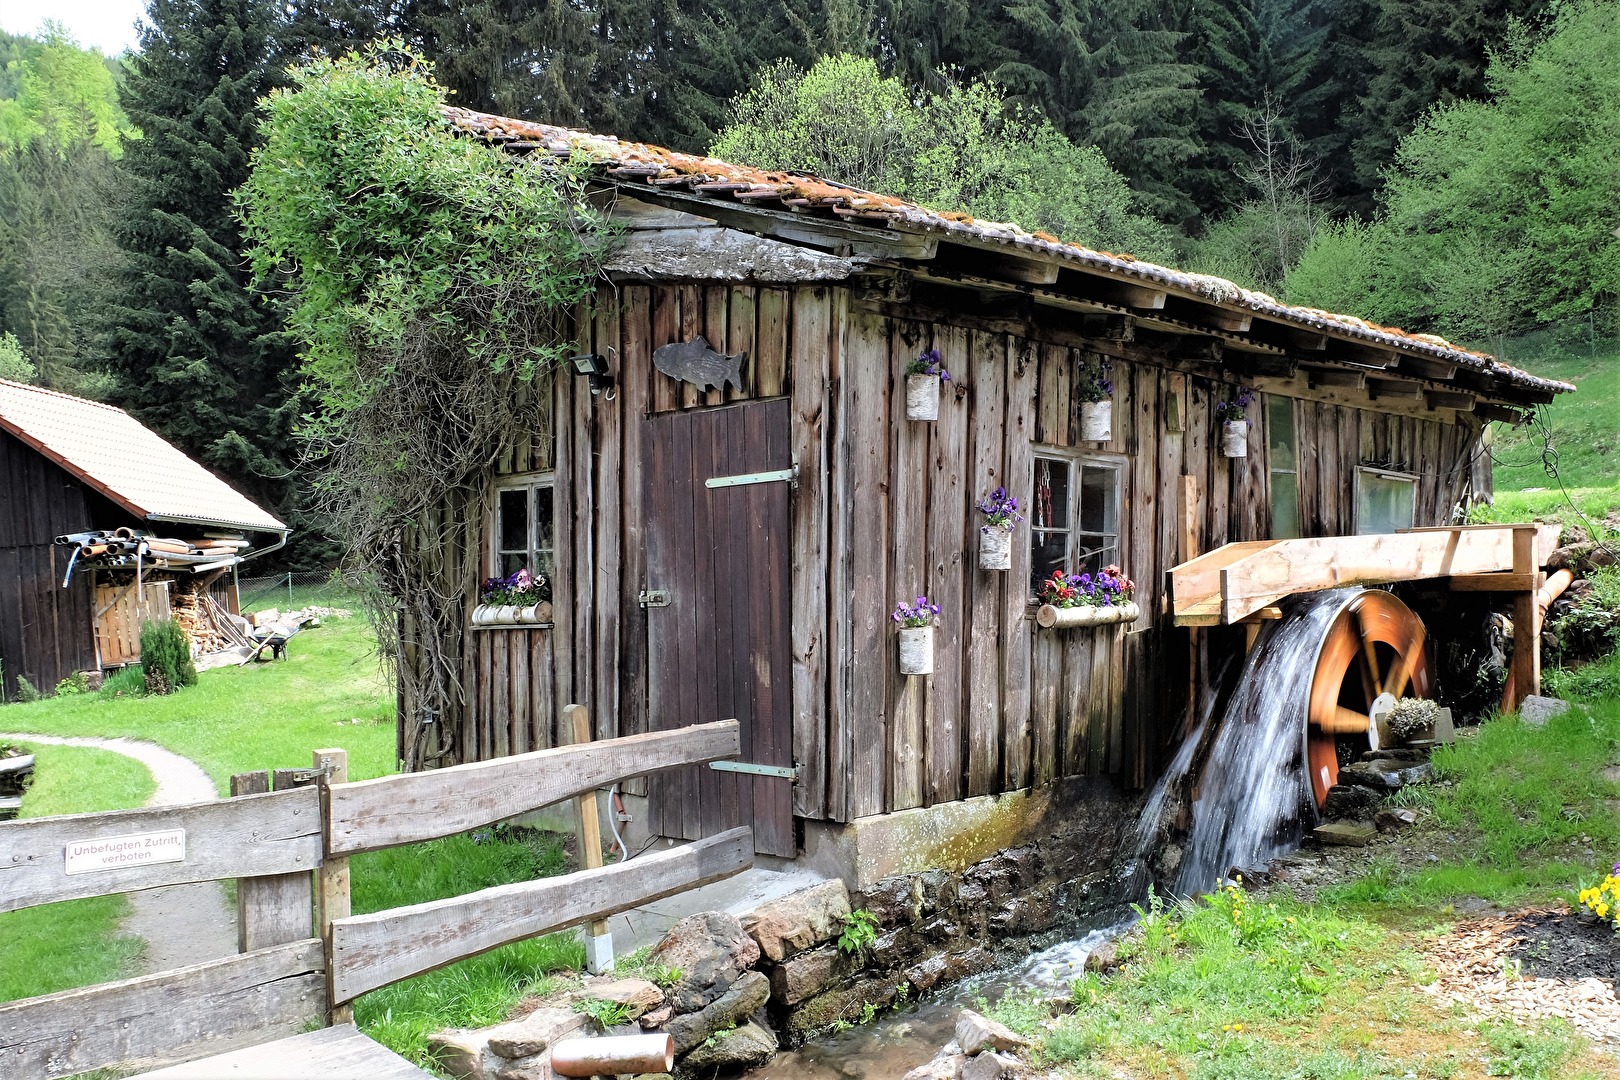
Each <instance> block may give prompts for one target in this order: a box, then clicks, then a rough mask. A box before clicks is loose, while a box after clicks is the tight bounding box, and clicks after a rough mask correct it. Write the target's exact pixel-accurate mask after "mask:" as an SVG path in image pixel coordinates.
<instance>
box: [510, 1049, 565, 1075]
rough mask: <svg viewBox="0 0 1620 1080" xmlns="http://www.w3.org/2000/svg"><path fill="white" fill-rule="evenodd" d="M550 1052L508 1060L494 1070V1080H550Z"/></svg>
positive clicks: (551, 1073)
mask: <svg viewBox="0 0 1620 1080" xmlns="http://www.w3.org/2000/svg"><path fill="white" fill-rule="evenodd" d="M555 1075H556V1074H555V1073H553V1072H552V1071H551V1052H550V1051H547V1052H546V1053H544V1054H535V1055H533V1056H532V1057H526V1058H520V1059H518V1060H517V1061H508V1062H507V1063H506V1064H504V1065H502V1066H501V1067H500V1068H498V1069H496V1070H495V1080H552V1078H553V1077H554V1076H555Z"/></svg>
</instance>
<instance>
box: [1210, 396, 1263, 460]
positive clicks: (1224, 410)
mask: <svg viewBox="0 0 1620 1080" xmlns="http://www.w3.org/2000/svg"><path fill="white" fill-rule="evenodd" d="M1252 401H1254V391H1253V390H1250V389H1249V388H1248V387H1247V386H1243V387H1239V388H1238V392H1237V396H1236V397H1234V398H1232V399H1230V400H1228V401H1223V402H1220V403H1219V404H1218V405H1216V406H1215V418H1216V419H1217V420H1219V421H1220V422H1221V453H1222V454H1223V455H1224V456H1226V457H1229V458H1240V457H1248V456H1249V422H1248V421H1247V420H1245V419H1244V418H1243V411H1244V410H1245V409H1247V408H1248V407H1249V404H1250V403H1251V402H1252Z"/></svg>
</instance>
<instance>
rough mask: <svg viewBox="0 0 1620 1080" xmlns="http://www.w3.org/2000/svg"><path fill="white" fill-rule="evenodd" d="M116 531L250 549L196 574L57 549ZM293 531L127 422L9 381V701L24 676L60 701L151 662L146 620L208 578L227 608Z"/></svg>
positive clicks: (153, 560)
mask: <svg viewBox="0 0 1620 1080" xmlns="http://www.w3.org/2000/svg"><path fill="white" fill-rule="evenodd" d="M117 529H124V530H127V531H128V532H129V533H130V534H131V535H132V536H134V535H137V534H152V533H156V534H158V535H160V536H164V537H178V538H182V539H187V540H192V539H194V540H197V541H199V542H204V543H206V539H205V538H207V537H209V536H216V537H244V538H246V540H245V541H232V543H237V544H239V545H240V546H239V547H237V549H236V552H237V553H235V554H232V555H228V556H223V557H213V556H210V557H207V558H202V557H197V558H190V559H187V560H186V561H187V563H188V565H185V566H180V565H177V564H178V562H179V561H180V560H178V559H177V560H173V562H174V563H175V564H176V565H171V560H170V559H167V558H165V557H164V556H163V555H162V554H161V553H155V552H152V551H150V550H148V551H145V552H143V553H142V555H141V559H140V565H139V566H138V567H137V566H136V565H134V563H135V559H134V558H133V557H129V558H122V557H113V558H102V559H99V560H97V561H95V562H94V564H92V563H90V562H84V563H81V562H79V561H78V556H77V552H78V550H79V549H78V548H77V546H76V545H71V544H61V543H57V542H56V538H57V537H59V536H67V535H70V534H75V533H83V532H88V531H91V530H117ZM287 531H288V530H287V526H286V525H283V524H282V523H281V522H280V521H278V520H277V519H276V518H275V517H274V516H273V515H271V514H269V513H267V512H266V511H264V510H263V509H261V508H260V507H258V506H257V505H255V504H254V503H253V502H252V501H251V500H249V499H248V498H246V497H245V496H243V495H241V494H240V493H238V492H237V491H236V490H235V489H233V488H232V487H231V486H230V485H229V484H227V483H225V482H224V481H223V480H221V479H219V478H218V477H217V476H215V475H214V474H213V473H211V472H209V471H208V470H207V469H205V468H203V467H202V466H201V465H199V464H198V463H197V462H195V461H193V460H192V459H191V458H189V457H187V456H186V455H185V454H184V453H182V452H181V451H180V450H179V449H178V448H176V447H175V446H173V445H172V444H170V443H168V442H166V441H164V440H163V439H162V438H161V437H160V436H159V435H158V434H157V433H156V432H154V431H152V430H151V429H150V428H147V427H145V426H144V425H142V424H141V423H140V422H139V421H138V420H136V419H135V418H134V417H132V416H130V415H129V414H128V413H126V412H124V411H123V410H122V409H117V408H114V407H113V406H111V405H105V404H102V403H101V402H97V401H88V400H86V399H84V398H77V397H71V396H69V395H67V394H61V393H57V392H55V391H53V390H46V389H44V388H42V387H38V386H28V385H25V384H23V383H15V382H8V381H5V380H0V675H3V677H0V701H11V700H14V699H15V697H16V695H17V689H18V686H17V678H18V677H19V676H21V677H23V678H26V679H27V680H28V682H29V683H30V684H31V685H32V686H34V687H35V688H36V689H39V690H41V691H45V692H49V691H50V689H51V688H53V687H54V686H55V685H56V684H57V683H58V682H60V681H61V680H62V679H65V678H67V677H68V676H69V675H72V674H73V673H74V672H76V671H98V670H100V669H101V668H103V667H111V666H114V665H120V664H126V663H130V662H133V661H134V660H137V659H139V656H140V642H139V634H140V623H141V621H142V620H143V619H148V618H163V617H167V616H168V615H169V614H170V600H171V599H172V598H173V599H177V598H178V596H179V595H180V594H181V593H189V592H190V591H191V590H192V588H193V587H194V586H195V585H196V584H197V583H199V582H201V581H202V580H203V578H202V577H200V576H199V570H200V571H201V573H202V574H203V575H207V576H209V577H212V578H214V579H216V580H219V581H220V584H221V585H222V586H223V587H224V595H225V596H226V598H227V602H228V601H229V598H230V597H231V596H233V595H234V588H233V585H232V577H231V574H230V571H231V569H232V568H233V567H234V566H235V564H236V563H238V562H240V561H241V560H242V559H243V558H248V557H251V556H252V555H254V554H257V553H258V552H260V551H264V550H268V549H270V548H273V547H279V546H280V545H281V543H282V542H283V541H284V540H285V539H286V536H287ZM126 564H128V565H126ZM171 586H173V588H172V589H171Z"/></svg>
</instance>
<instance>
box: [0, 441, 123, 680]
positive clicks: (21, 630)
mask: <svg viewBox="0 0 1620 1080" xmlns="http://www.w3.org/2000/svg"><path fill="white" fill-rule="evenodd" d="M119 524H122V522H119ZM90 527H91V521H90V519H89V517H88V513H87V506H86V498H85V493H84V489H83V488H82V487H81V486H80V485H79V484H78V482H77V481H75V480H74V479H73V478H72V477H71V476H69V475H68V474H67V473H66V472H64V471H63V470H62V469H61V468H60V467H59V466H57V465H56V464H55V463H53V462H51V461H48V460H47V459H46V458H44V457H43V456H42V455H40V454H39V453H38V452H37V451H35V450H34V449H33V448H32V447H29V446H27V445H25V444H23V443H22V442H20V441H18V440H17V439H16V438H14V437H13V436H11V435H10V434H9V433H7V432H0V676H3V677H0V701H11V700H13V699H14V698H15V697H16V693H17V676H19V675H22V676H24V677H26V678H27V679H28V681H29V682H30V683H32V684H33V685H34V686H35V687H36V688H37V689H40V690H46V691H48V690H50V689H52V688H53V687H55V686H56V684H57V683H58V682H60V681H61V680H62V679H65V678H67V676H69V675H71V674H72V673H73V672H75V671H94V670H95V669H96V642H95V631H94V626H93V623H92V616H93V611H92V610H91V599H90V576H89V575H88V574H75V575H74V576H73V580H72V581H71V582H70V583H69V585H68V587H67V588H66V589H64V588H62V587H61V585H62V575H63V573H64V572H65V571H66V569H67V549H66V548H59V547H57V546H56V545H55V544H54V543H52V541H53V540H54V539H55V538H56V537H57V536H58V535H61V534H63V533H69V532H77V531H79V530H81V529H87V528H90Z"/></svg>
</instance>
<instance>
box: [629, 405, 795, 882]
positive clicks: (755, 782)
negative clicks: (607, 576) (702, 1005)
mask: <svg viewBox="0 0 1620 1080" xmlns="http://www.w3.org/2000/svg"><path fill="white" fill-rule="evenodd" d="M647 425H648V438H647V439H646V442H645V446H646V455H647V456H646V460H645V462H644V466H645V467H644V469H643V471H642V475H643V476H644V477H645V481H644V483H645V487H644V489H643V492H642V505H643V507H644V509H645V512H646V523H647V580H646V582H645V586H644V587H645V588H646V589H647V590H648V593H647V595H646V597H645V598H644V599H645V601H646V602H647V603H648V607H647V663H648V707H649V715H650V717H651V721H652V726H653V727H654V728H655V729H657V730H666V729H669V728H678V727H686V726H688V725H690V724H696V723H701V722H706V721H710V720H726V719H730V718H732V717H735V718H736V719H737V720H738V722H739V724H740V726H741V728H742V757H741V759H740V760H741V761H742V762H744V763H749V764H754V765H762V766H774V767H776V768H778V769H790V768H791V767H792V765H793V715H792V697H791V692H792V679H791V665H792V636H791V621H792V620H791V616H792V596H791V589H792V586H791V581H792V578H791V571H792V565H791V559H792V553H791V552H790V550H789V547H790V538H791V531H790V519H789V515H788V503H789V498H790V496H791V487H790V484H789V482H788V481H787V480H786V479H785V476H786V474H787V472H788V471H789V470H790V469H791V466H792V451H791V450H790V448H789V444H788V438H789V403H788V401H787V400H786V399H777V400H771V401H758V402H746V403H743V404H738V405H729V406H725V407H722V408H714V409H700V410H693V411H688V412H678V413H666V414H664V415H660V416H654V417H651V418H650V419H649V420H648V421H647ZM770 473H777V474H781V478H777V479H769V478H766V477H762V476H761V475H760V474H770ZM715 479H721V480H723V481H725V482H724V483H722V484H720V485H717V486H711V485H710V481H712V480H715ZM666 596H667V602H666ZM650 793H651V796H652V797H651V800H650V801H651V822H650V823H651V827H652V831H653V832H655V833H657V834H659V835H662V836H670V837H676V838H680V839H686V840H696V839H699V838H700V837H704V836H712V835H713V834H715V833H717V832H720V831H722V830H724V829H729V828H733V827H735V826H737V825H751V826H752V827H753V829H754V847H755V849H756V850H757V851H760V852H763V853H765V854H769V855H784V856H792V855H793V854H794V835H793V796H792V780H791V779H790V778H789V777H788V776H783V775H761V774H757V773H747V772H720V771H715V770H712V769H709V768H707V767H699V768H688V769H680V770H675V771H672V772H668V773H664V774H661V775H659V776H656V777H654V778H653V782H652V785H651V789H650Z"/></svg>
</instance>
